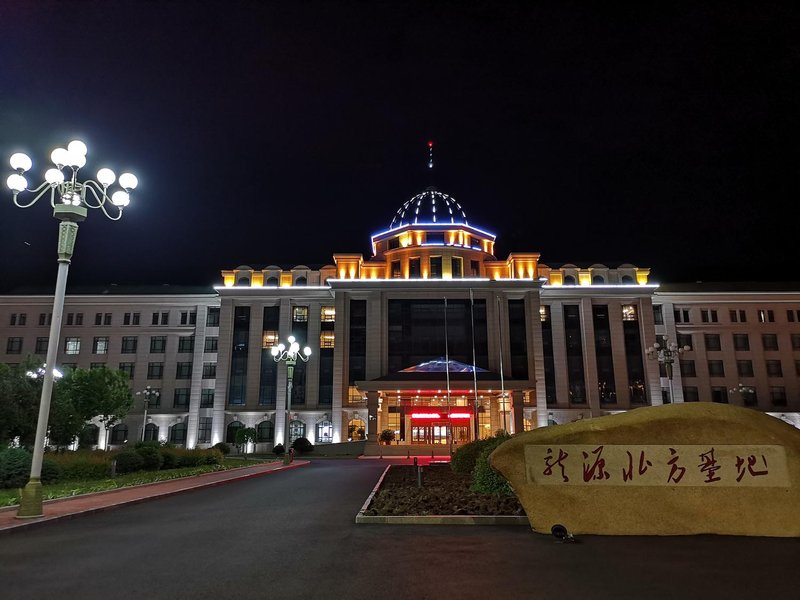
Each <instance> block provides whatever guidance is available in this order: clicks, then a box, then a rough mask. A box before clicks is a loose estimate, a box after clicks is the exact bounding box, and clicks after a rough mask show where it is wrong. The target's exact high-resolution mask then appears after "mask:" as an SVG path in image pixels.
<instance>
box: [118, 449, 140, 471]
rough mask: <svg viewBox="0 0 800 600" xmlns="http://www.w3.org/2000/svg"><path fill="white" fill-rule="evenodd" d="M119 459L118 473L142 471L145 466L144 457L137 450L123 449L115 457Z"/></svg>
mask: <svg viewBox="0 0 800 600" xmlns="http://www.w3.org/2000/svg"><path fill="white" fill-rule="evenodd" d="M115 460H116V461H117V474H119V475H122V474H123V473H133V472H134V471H141V470H142V467H143V466H144V459H143V458H142V457H141V456H140V455H139V453H138V452H136V450H123V451H122V452H120V453H119V454H117V456H116V457H115Z"/></svg>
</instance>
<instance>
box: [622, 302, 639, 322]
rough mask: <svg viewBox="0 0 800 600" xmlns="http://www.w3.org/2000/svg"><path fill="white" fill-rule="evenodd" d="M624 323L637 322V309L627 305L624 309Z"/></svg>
mask: <svg viewBox="0 0 800 600" xmlns="http://www.w3.org/2000/svg"><path fill="white" fill-rule="evenodd" d="M622 320H623V321H636V307H635V306H634V305H632V304H625V305H623V307H622Z"/></svg>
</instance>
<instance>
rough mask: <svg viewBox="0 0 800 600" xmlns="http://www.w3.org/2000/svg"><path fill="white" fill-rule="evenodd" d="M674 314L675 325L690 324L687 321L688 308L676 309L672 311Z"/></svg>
mask: <svg viewBox="0 0 800 600" xmlns="http://www.w3.org/2000/svg"><path fill="white" fill-rule="evenodd" d="M674 314H675V322H676V323H691V321H690V320H689V309H688V308H678V309H675V311H674Z"/></svg>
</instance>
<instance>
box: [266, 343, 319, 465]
mask: <svg viewBox="0 0 800 600" xmlns="http://www.w3.org/2000/svg"><path fill="white" fill-rule="evenodd" d="M286 341H287V342H288V345H286V344H284V343H283V342H281V343H279V344H278V345H277V346H273V347H272V351H271V352H272V359H273V360H274V361H275V362H276V363H280V362H285V363H286V420H285V421H284V425H283V444H284V448H283V449H284V452H286V455H285V456H287V457H288V456H289V441H290V440H289V411H290V410H291V408H292V379H293V378H294V366H295V365H296V364H297V359H298V358H299V359H300V360H302V361H303V362H308V359H309V358H311V348H309V347H308V346H306V347H305V348H303V351H302V352H300V344H299V343H298V342H297V340H296V339H295V337H294V336H293V335H290V336H289V337H288V338H286Z"/></svg>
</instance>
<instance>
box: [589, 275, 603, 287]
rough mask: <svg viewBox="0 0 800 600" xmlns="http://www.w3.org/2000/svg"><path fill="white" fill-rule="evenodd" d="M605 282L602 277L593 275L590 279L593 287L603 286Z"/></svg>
mask: <svg viewBox="0 0 800 600" xmlns="http://www.w3.org/2000/svg"><path fill="white" fill-rule="evenodd" d="M605 282H606V280H605V278H604V277H603V276H602V275H595V276H594V277H592V283H593V284H595V285H603V284H604V283H605Z"/></svg>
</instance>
